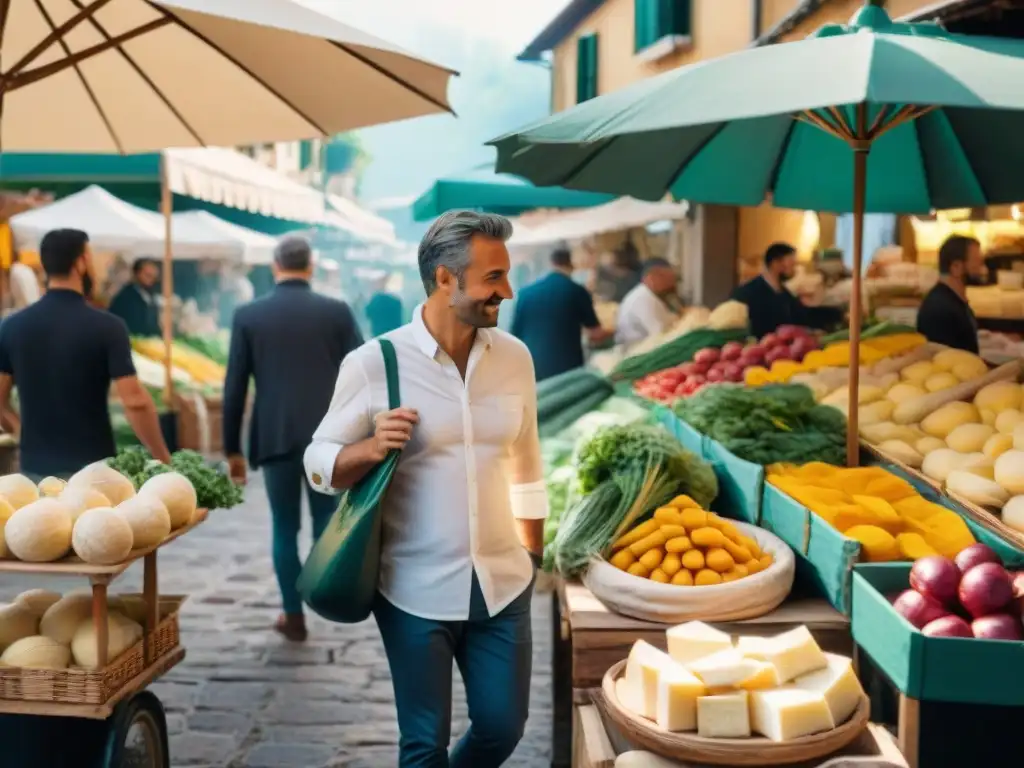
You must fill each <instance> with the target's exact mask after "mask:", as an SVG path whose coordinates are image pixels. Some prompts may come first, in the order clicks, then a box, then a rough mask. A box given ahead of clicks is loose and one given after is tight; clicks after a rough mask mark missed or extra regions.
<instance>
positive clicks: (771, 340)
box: [761, 333, 780, 351]
mask: <svg viewBox="0 0 1024 768" xmlns="http://www.w3.org/2000/svg"><path fill="white" fill-rule="evenodd" d="M779 344H780V342H779V337H778V336H776V335H775V334H774V333H766V334H765V335H764V336H762V337H761V348H762V349H764V350H765V351H767V350H769V349H772V348H773V347H777V346H778V345H779Z"/></svg>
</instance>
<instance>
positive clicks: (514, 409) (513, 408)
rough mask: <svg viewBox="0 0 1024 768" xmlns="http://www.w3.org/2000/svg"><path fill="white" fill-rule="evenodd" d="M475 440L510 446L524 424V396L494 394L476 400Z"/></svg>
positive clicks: (474, 402) (474, 411)
mask: <svg viewBox="0 0 1024 768" xmlns="http://www.w3.org/2000/svg"><path fill="white" fill-rule="evenodd" d="M472 411H473V440H474V442H481V443H487V444H490V445H501V446H510V445H511V444H512V443H513V442H515V439H516V438H517V437H518V436H519V432H520V430H521V429H522V426H523V398H522V396H520V395H492V396H490V397H485V398H481V399H480V400H479V401H476V400H474V401H473V405H472Z"/></svg>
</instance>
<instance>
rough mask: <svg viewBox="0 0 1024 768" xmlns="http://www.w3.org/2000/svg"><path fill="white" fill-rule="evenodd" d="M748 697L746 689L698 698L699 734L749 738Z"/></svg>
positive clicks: (713, 736)
mask: <svg viewBox="0 0 1024 768" xmlns="http://www.w3.org/2000/svg"><path fill="white" fill-rule="evenodd" d="M747 697H748V694H747V692H746V691H736V693H725V694H722V695H721V696H701V697H700V698H699V699H697V735H698V736H703V737H705V738H709V739H744V738H748V737H749V736H750V710H749V708H748V707H749V704H748V699H747ZM823 701H824V699H823Z"/></svg>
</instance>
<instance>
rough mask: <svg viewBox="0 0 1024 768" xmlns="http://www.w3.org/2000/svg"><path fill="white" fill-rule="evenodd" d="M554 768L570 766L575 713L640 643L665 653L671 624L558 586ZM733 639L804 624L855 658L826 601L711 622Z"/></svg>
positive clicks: (845, 624) (824, 643)
mask: <svg viewBox="0 0 1024 768" xmlns="http://www.w3.org/2000/svg"><path fill="white" fill-rule="evenodd" d="M551 618H552V621H551V632H552V648H551V655H552V707H553V711H552V750H551V765H552V768H569V766H571V765H572V744H573V740H574V736H573V731H574V729H573V707H574V704H578V703H579V701H580V700H581V698H582V699H585V698H586V697H587V696H589V694H588V693H587V691H588V690H589V689H593V688H599V687H600V685H601V680H602V678H603V677H604V673H605V672H607V671H608V668H609V667H610V666H611V665H612V664H614V663H615V662H617V661H621V660H622V659H624V658H626V656H628V655H629V649H630V648H631V647H632V645H633V643H634V642H636V641H637V640H646V641H647V642H649V643H651V644H652V645H654V646H657V647H659V648H662V649H664V648H665V629H666V628H667V627H668V626H669V625H667V624H660V623H656V622H651V621H640V620H638V619H631V618H629V617H627V616H622V615H620V614H617V613H613V612H612V611H610V610H608V608H606V607H605V606H604V604H603V603H602V602H601V601H600V600H598V599H597V598H596V597H594V595H593V593H592V592H591V591H590V590H589V589H587V588H586V587H584V586H583V585H582V584H580V583H579V582H565V581H562V580H559V581H558V584H557V588H556V590H555V593H554V596H553V598H552V617H551ZM711 624H712V625H713V626H715V627H717V628H718V629H720V630H722V631H723V632H728V633H729V634H733V635H739V634H743V635H777V634H779V633H780V632H785V631H787V630H789V629H793V628H794V627H797V626H800V625H801V624H803V625H806V626H807V628H808V629H809V630H811V632H812V634H813V635H814V637H815V639H817V641H818V643H819V644H820V645H821V647H822V648H823V649H824V650H826V651H831V652H833V653H839V654H842V655H844V656H852V655H853V640H852V639H851V637H850V620H849V619H848V618H847V617H845V616H843V615H842V614H841V613H839V612H838V611H837V610H835V609H834V608H833V607H832V606H831V605H829V604H828V603H827V602H826V601H825V600H814V599H802V600H787V601H786V602H785V603H783V604H782V605H781V606H779V608H777V609H776V610H775V611H773V612H772V613H769V614H767V615H766V616H761V617H758V618H756V619H746V620H743V621H736V622H727V623H719V622H711Z"/></svg>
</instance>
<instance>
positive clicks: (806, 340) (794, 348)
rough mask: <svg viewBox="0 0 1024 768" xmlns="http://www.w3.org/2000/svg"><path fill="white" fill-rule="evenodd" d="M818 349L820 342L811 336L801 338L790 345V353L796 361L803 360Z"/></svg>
mask: <svg viewBox="0 0 1024 768" xmlns="http://www.w3.org/2000/svg"><path fill="white" fill-rule="evenodd" d="M817 348H818V342H817V341H815V340H814V339H813V338H812V337H810V336H799V337H797V338H796V339H794V340H793V343H792V344H790V345H789V352H790V354H791V355H792V356H793V359H794V360H798V361H800V360H803V359H804V357H805V356H806V355H807V353H808V352H813V351H814V350H815V349H817Z"/></svg>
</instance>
